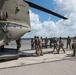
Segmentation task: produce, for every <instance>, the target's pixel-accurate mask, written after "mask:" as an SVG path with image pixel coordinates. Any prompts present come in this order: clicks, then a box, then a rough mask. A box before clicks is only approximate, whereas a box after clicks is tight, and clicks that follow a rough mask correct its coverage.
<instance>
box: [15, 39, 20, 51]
mask: <svg viewBox="0 0 76 75" xmlns="http://www.w3.org/2000/svg"><path fill="white" fill-rule="evenodd" d="M16 44H17V50H19V49H20V47H21V39H20V38H19V39H18V40H16Z"/></svg>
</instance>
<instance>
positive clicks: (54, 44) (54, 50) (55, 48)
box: [53, 40, 57, 52]
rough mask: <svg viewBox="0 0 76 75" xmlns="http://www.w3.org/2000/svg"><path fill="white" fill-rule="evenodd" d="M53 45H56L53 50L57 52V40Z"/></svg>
mask: <svg viewBox="0 0 76 75" xmlns="http://www.w3.org/2000/svg"><path fill="white" fill-rule="evenodd" d="M53 44H54V49H53V52H54V51H55V49H56V50H57V40H54V42H53Z"/></svg>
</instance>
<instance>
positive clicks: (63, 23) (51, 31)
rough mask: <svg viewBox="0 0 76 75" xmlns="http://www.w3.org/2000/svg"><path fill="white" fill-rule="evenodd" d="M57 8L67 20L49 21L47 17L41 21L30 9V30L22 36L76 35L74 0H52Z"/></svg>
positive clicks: (75, 5) (75, 1)
mask: <svg viewBox="0 0 76 75" xmlns="http://www.w3.org/2000/svg"><path fill="white" fill-rule="evenodd" d="M54 2H55V3H56V5H57V9H58V10H59V11H61V12H62V13H64V14H65V16H66V17H68V20H62V19H61V20H59V21H57V22H53V21H51V19H50V17H48V20H47V21H44V22H41V21H40V20H39V15H38V14H35V13H33V12H32V11H31V10H30V21H31V32H30V33H27V34H26V35H24V36H23V37H28V38H29V37H34V36H35V35H37V36H42V37H60V36H61V37H68V36H71V37H74V36H76V4H75V3H76V0H54Z"/></svg>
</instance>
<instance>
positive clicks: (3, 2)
mask: <svg viewBox="0 0 76 75" xmlns="http://www.w3.org/2000/svg"><path fill="white" fill-rule="evenodd" d="M29 6H31V7H33V8H36V9H38V10H42V11H44V12H47V13H49V14H52V15H54V16H57V17H59V18H62V19H67V18H66V17H64V16H62V15H60V14H58V13H55V12H53V11H51V10H48V9H46V8H44V7H41V6H39V5H36V4H34V3H32V2H29V1H26V0H0V46H2V45H5V44H6V43H8V42H10V41H13V40H17V39H18V38H20V37H21V36H23V35H24V34H25V33H27V32H29V31H30V30H31V28H30V19H29Z"/></svg>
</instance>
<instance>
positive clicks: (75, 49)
mask: <svg viewBox="0 0 76 75" xmlns="http://www.w3.org/2000/svg"><path fill="white" fill-rule="evenodd" d="M73 46H74V48H73V55H72V56H75V52H76V37H75V38H74V44H73Z"/></svg>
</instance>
